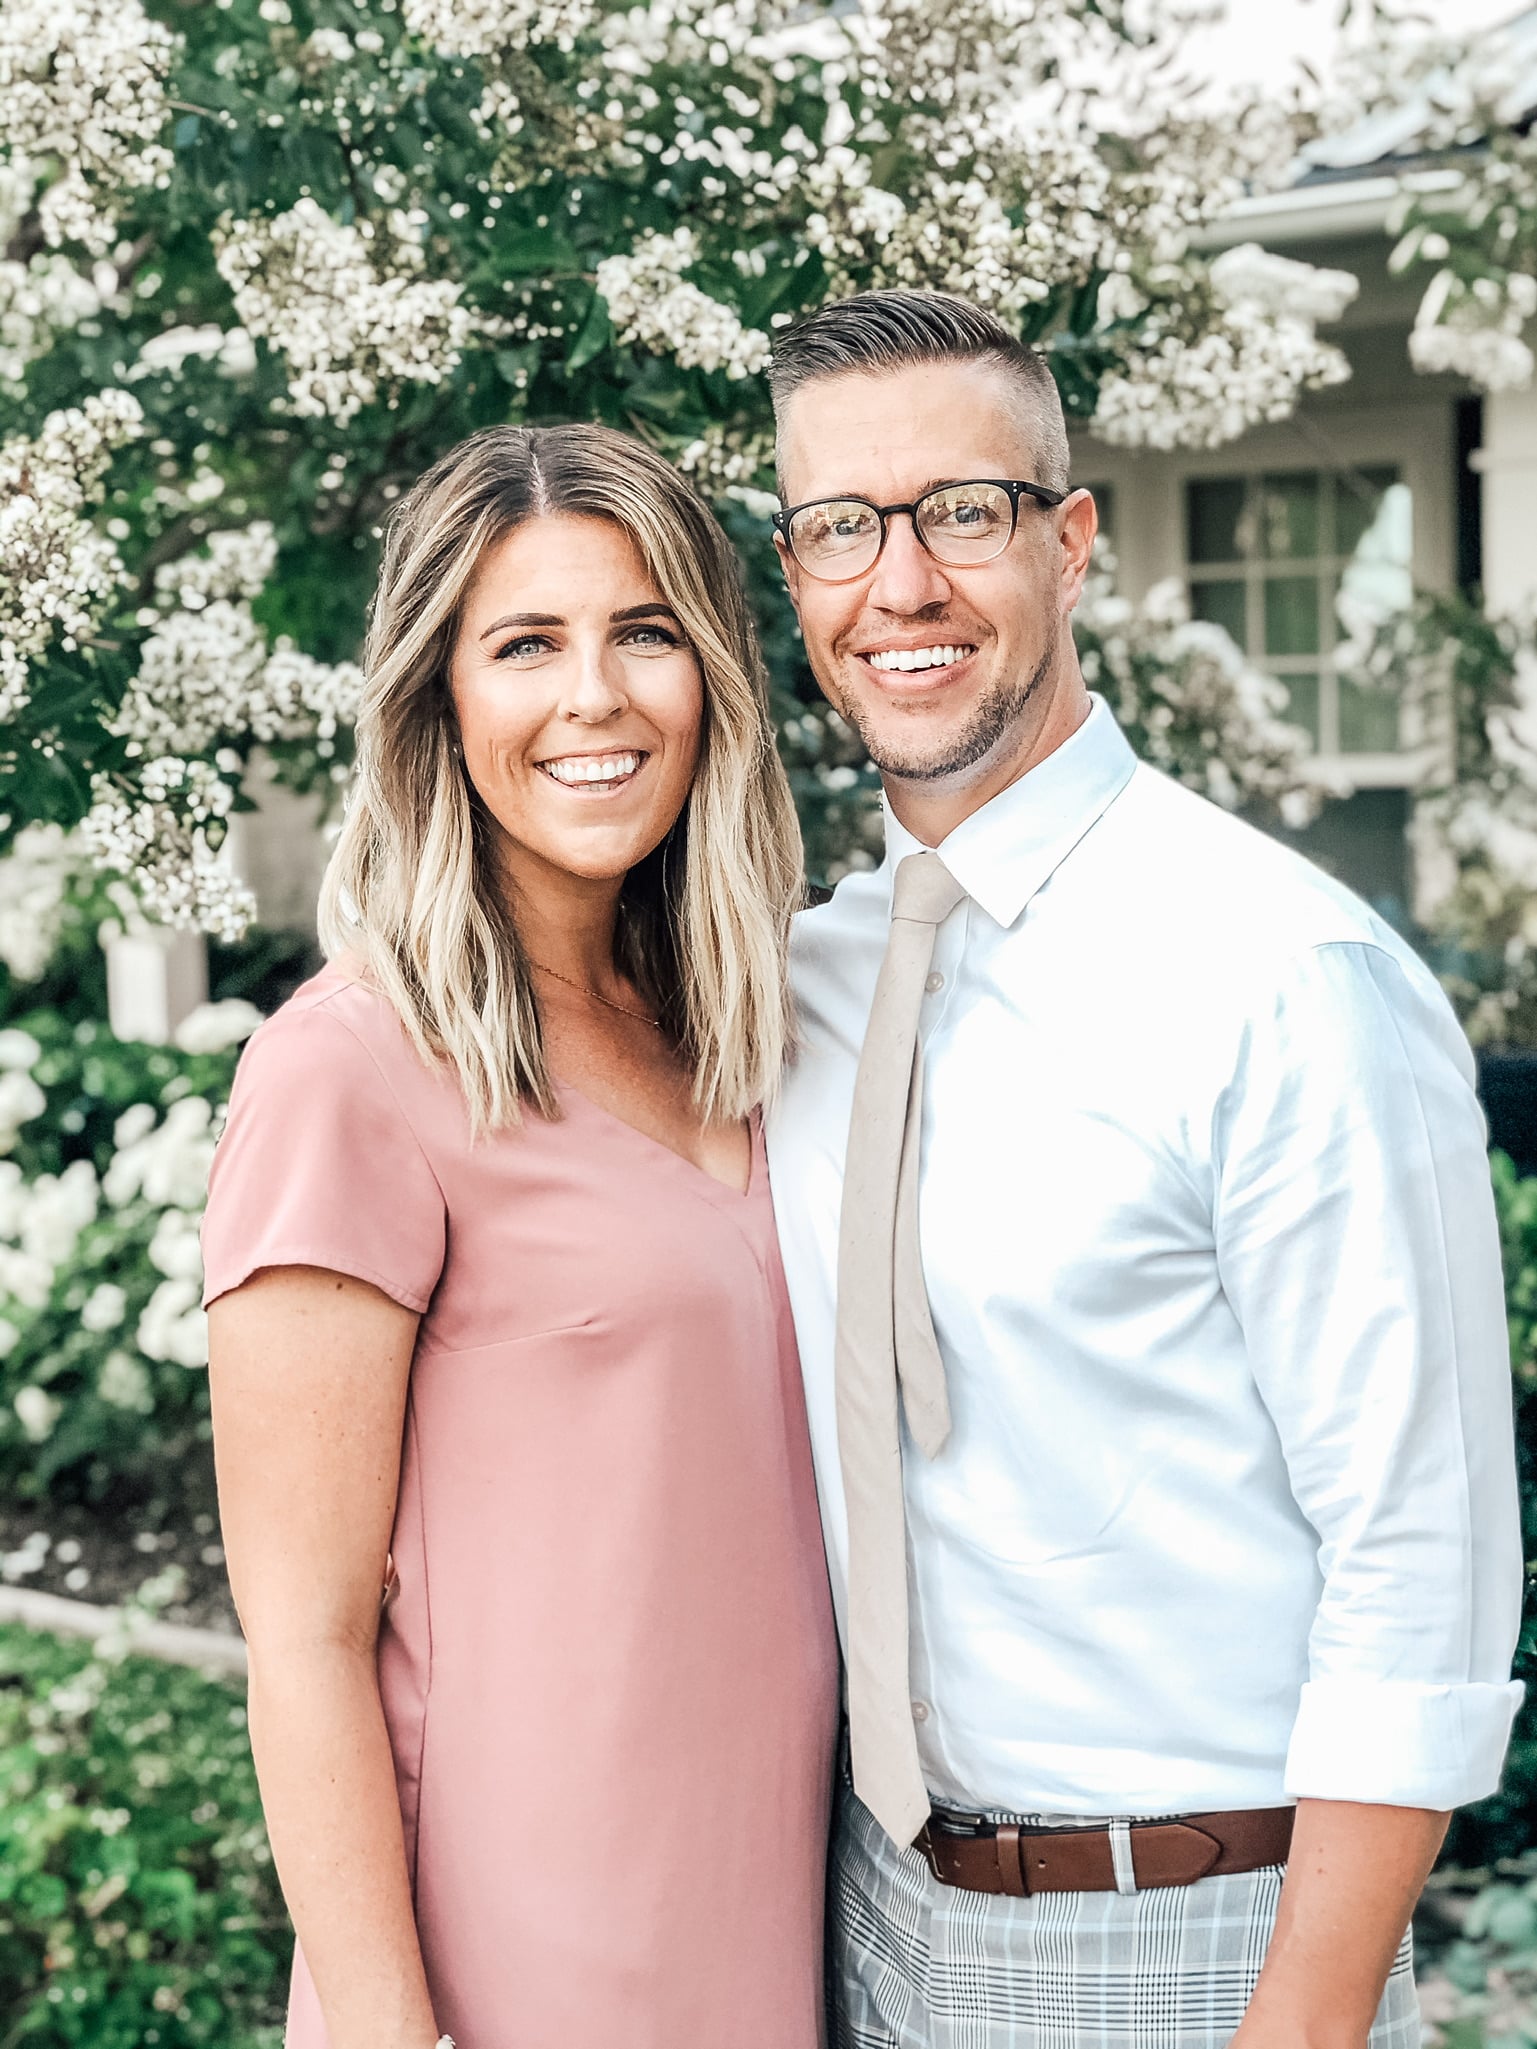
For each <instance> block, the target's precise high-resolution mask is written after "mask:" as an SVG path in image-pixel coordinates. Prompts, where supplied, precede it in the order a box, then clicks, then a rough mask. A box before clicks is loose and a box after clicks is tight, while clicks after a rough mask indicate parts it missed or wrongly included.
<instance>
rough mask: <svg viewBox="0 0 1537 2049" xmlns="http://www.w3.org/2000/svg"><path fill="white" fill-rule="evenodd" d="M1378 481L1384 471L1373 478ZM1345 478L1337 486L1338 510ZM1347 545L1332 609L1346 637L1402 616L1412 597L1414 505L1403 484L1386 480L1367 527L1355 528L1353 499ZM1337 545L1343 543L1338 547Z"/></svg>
mask: <svg viewBox="0 0 1537 2049" xmlns="http://www.w3.org/2000/svg"><path fill="white" fill-rule="evenodd" d="M1374 474H1375V475H1376V476H1378V477H1381V476H1382V475H1383V474H1384V472H1382V471H1377V472H1375V473H1374ZM1344 490H1345V479H1343V478H1342V479H1341V481H1340V491H1341V499H1340V505H1341V511H1342V512H1343V510H1344V502H1345V501H1344ZM1353 506H1354V510H1353V511H1352V514H1351V522H1352V524H1351V535H1352V538H1351V543H1350V547H1349V549H1348V551H1347V552H1346V560H1345V563H1344V566H1343V567H1342V569H1341V571H1340V586H1339V595H1338V599H1337V601H1336V606H1335V610H1336V613H1337V616H1338V618H1339V621H1340V624H1341V625H1342V626H1343V628H1344V629H1345V632H1346V635H1347V637H1354V635H1355V634H1356V632H1357V631H1358V630H1361V629H1365V630H1368V631H1369V630H1370V628H1371V627H1372V625H1373V624H1374V623H1375V622H1377V621H1379V620H1382V619H1390V618H1392V617H1393V615H1394V614H1395V613H1396V612H1402V611H1406V610H1407V609H1408V607H1409V605H1410V603H1411V602H1412V600H1413V597H1414V574H1413V570H1412V568H1411V566H1410V565H1411V562H1412V559H1413V553H1414V506H1413V501H1412V500H1411V498H1410V495H1409V486H1408V485H1407V484H1395V483H1392V482H1391V481H1390V482H1389V483H1388V484H1387V485H1386V487H1385V488H1384V489H1383V490H1382V491H1381V492H1380V493H1379V494H1378V496H1377V497H1376V499H1375V509H1374V510H1373V512H1372V517H1371V519H1370V522H1369V523H1367V524H1366V525H1364V526H1363V525H1362V524H1361V519H1362V517H1363V515H1364V508H1363V505H1362V501H1361V500H1360V498H1359V497H1357V498H1356V499H1354V500H1353ZM1342 545H1343V544H1342Z"/></svg>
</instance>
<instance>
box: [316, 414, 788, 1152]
mask: <svg viewBox="0 0 1537 2049" xmlns="http://www.w3.org/2000/svg"><path fill="white" fill-rule="evenodd" d="M550 513H564V514H568V515H575V516H579V517H583V518H589V519H604V520H609V521H611V522H612V523H613V524H614V525H615V526H617V527H619V528H620V529H621V530H622V531H623V532H624V533H626V534H627V535H628V536H629V537H630V539H631V540H632V541H633V542H634V544H635V546H636V548H637V549H638V551H639V553H640V556H641V559H642V560H643V561H644V562H645V564H646V566H647V569H648V570H649V572H650V574H651V576H652V578H653V579H654V581H655V583H656V587H657V589H658V591H659V592H660V593H661V595H662V596H663V598H665V600H666V601H667V603H668V604H669V605H670V606H671V607H672V609H673V611H674V613H675V614H676V615H677V618H678V622H679V624H680V625H681V627H682V629H683V632H684V635H685V637H686V639H687V641H688V644H689V646H690V647H691V649H692V650H693V653H694V655H695V657H696V659H697V660H698V663H699V667H700V671H701V675H702V679H703V685H704V721H703V729H702V733H701V743H700V756H699V765H698V769H697V771H696V773H695V776H694V781H693V786H692V788H691V789H690V792H689V796H688V800H687V803H686V804H685V806H684V809H683V812H682V814H681V816H680V817H679V819H678V821H677V823H676V824H675V825H674V826H673V828H672V830H671V831H670V832H669V834H668V836H667V838H666V839H665V840H664V841H663V843H662V845H661V846H660V847H658V848H657V849H656V851H655V852H654V853H652V854H651V855H649V856H648V857H647V858H646V859H645V860H643V861H641V862H640V863H638V864H637V866H636V867H634V868H633V869H631V871H630V873H629V874H628V875H627V876H626V877H625V880H624V883H623V886H622V890H621V895H620V905H619V919H618V926H617V931H616V937H615V965H616V966H617V967H618V968H619V969H620V970H621V972H623V973H624V974H626V975H627V976H628V977H629V978H630V979H631V981H632V982H633V983H634V984H635V986H636V988H637V989H639V990H640V991H641V992H642V993H643V994H644V996H645V998H646V1000H647V1001H648V1002H649V1003H650V1004H652V1005H653V1006H654V1007H655V1010H656V1014H657V1016H658V1017H659V1018H660V1019H661V1020H662V1021H663V1023H664V1024H665V1026H666V1027H667V1029H668V1031H669V1032H670V1034H671V1035H672V1037H673V1039H674V1040H675V1042H676V1044H677V1045H678V1047H679V1049H680V1050H681V1052H682V1054H683V1056H684V1058H685V1059H686V1060H687V1062H688V1064H689V1067H690V1069H691V1071H692V1074H693V1078H694V1098H695V1101H696V1103H697V1105H698V1107H699V1110H700V1112H701V1114H702V1115H703V1116H705V1117H707V1118H717V1119H728V1118H736V1117H740V1116H742V1115H743V1114H744V1113H745V1112H746V1111H747V1110H748V1109H750V1108H751V1107H752V1105H753V1104H754V1103H758V1102H763V1101H766V1100H767V1099H768V1098H769V1097H771V1096H772V1094H773V1091H774V1087H775V1084H776V1081H777V1079H778V1075H779V1071H780V1068H781V1066H782V1064H783V1062H784V1058H785V1055H786V1052H787V1050H788V1044H789V1008H788V994H787V989H786V977H785V957H786V949H787V943H788V937H789V923H790V917H791V913H792V912H793V911H794V910H795V908H796V907H797V905H798V904H799V902H800V900H801V892H802V884H801V844H800V831H799V827H798V825H797V823H796V817H795V809H794V805H793V804H792V802H791V798H790V787H789V783H788V781H787V779H786V777H785V773H784V769H783V767H782V766H781V765H780V761H779V756H778V754H777V752H776V750H775V746H774V731H773V725H772V722H771V720H770V717H769V710H768V688H767V681H766V678H765V675H764V670H763V663H762V660H761V658H760V656H759V653H758V646H757V639H756V636H755V634H754V632H753V625H752V618H751V615H750V613H749V611H748V608H747V603H746V600H745V598H744V596H743V592H742V584H741V576H740V571H739V569H738V565H737V561H736V557H735V555H734V553H733V551H732V548H731V544H730V542H729V541H728V540H727V539H726V536H725V534H724V533H723V532H722V531H721V529H720V527H719V526H718V525H717V524H716V522H715V520H714V519H713V518H712V517H711V515H710V514H709V512H708V511H707V510H706V509H705V507H704V506H703V505H702V504H701V503H700V501H699V500H698V499H697V498H696V497H695V496H694V494H693V492H692V491H691V490H690V489H689V487H688V485H687V484H685V483H684V481H683V479H682V478H681V477H680V476H679V475H678V474H677V472H676V471H675V470H673V469H672V468H671V467H670V466H669V465H668V464H667V463H666V462H664V461H663V460H662V458H661V457H660V456H658V455H655V454H653V453H652V451H651V450H650V449H649V448H647V447H645V446H644V445H643V444H642V443H641V442H638V441H635V440H632V439H631V438H630V437H629V436H628V435H625V434H619V433H615V432H613V431H612V430H611V429H609V428H606V427H591V426H566V427H490V428H487V429H485V430H484V431H483V432H481V433H479V434H474V435H472V436H471V437H470V439H469V440H468V441H465V442H462V443H461V444H460V445H459V447H457V448H455V449H452V450H450V452H449V453H448V454H447V455H445V456H444V457H443V458H442V459H441V460H440V461H439V462H437V463H435V464H434V465H433V467H432V468H431V469H430V470H429V471H428V472H427V474H426V475H425V476H424V477H423V478H422V479H421V481H420V482H419V483H418V484H417V485H416V486H415V487H414V489H412V490H411V491H410V492H409V493H408V494H407V496H406V497H405V498H403V499H402V500H401V502H400V504H399V505H398V506H397V508H396V509H395V512H394V514H393V516H392V518H391V520H390V522H389V528H388V532H387V535H386V539H385V547H384V560H383V563H382V566H381V569H380V574H379V587H378V592H377V595H376V597H375V600H374V606H373V612H372V617H371V620H370V626H369V634H368V645H367V651H366V654H365V656H364V667H365V671H366V676H367V681H366V683H365V686H364V692H363V703H362V709H361V711H360V713H359V715H358V725H357V750H358V762H357V778H356V783H355V786H354V789H353V793H352V797H351V801H350V803H349V805H348V808H347V815H346V819H345V822H344V824H343V826H342V830H341V836H340V838H339V840H338V842H337V846H336V850H335V852H334V854H333V855H332V857H331V862H330V865H329V867H328V869H327V871H326V878H325V883H324V886H323V888H322V891H321V902H320V937H321V943H322V945H323V946H324V947H325V950H326V953H327V954H328V955H329V956H330V957H331V958H333V959H334V958H336V957H337V956H338V955H347V956H350V957H351V958H352V959H354V960H356V961H357V962H358V963H359V965H360V967H361V969H362V972H363V974H364V977H365V979H366V980H367V981H369V982H370V983H371V984H372V985H373V986H374V987H375V988H377V989H378V990H379V992H380V993H381V994H382V995H383V996H384V997H385V998H387V1000H388V1001H389V1002H390V1003H391V1004H392V1005H393V1007H394V1009H395V1010H396V1011H397V1012H398V1013H399V1015H400V1019H401V1022H402V1023H403V1024H404V1026H405V1028H406V1031H407V1032H408V1033H409V1035H410V1037H411V1039H412V1040H413V1042H414V1043H415V1045H416V1046H417V1047H418V1049H419V1050H420V1051H421V1053H422V1054H423V1056H424V1057H426V1058H429V1059H441V1060H445V1061H447V1062H448V1063H449V1064H450V1065H451V1066H452V1067H453V1068H454V1069H455V1070H456V1072H457V1074H458V1076H459V1079H460V1081H461V1083H462V1084H463V1087H464V1093H465V1097H466V1099H467V1101H468V1104H469V1108H470V1115H471V1120H472V1124H473V1127H474V1128H475V1129H477V1130H488V1129H490V1130H494V1129H496V1128H497V1127H499V1126H502V1125H507V1124H515V1123H516V1122H517V1121H518V1118H519V1115H520V1112H521V1109H522V1106H523V1105H524V1104H525V1103H532V1104H534V1105H535V1106H536V1107H537V1108H538V1109H539V1110H540V1111H542V1112H543V1113H544V1114H545V1115H546V1116H555V1115H557V1114H558V1107H557V1103H556V1097H555V1091H554V1087H553V1085H552V1082H551V1078H550V1073H549V1069H548V1067H547V1065H546V1062H545V1054H544V1043H543V1036H542V1033H541V1029H540V1017H539V1006H538V1003H537V1001H536V1000H535V995H534V988H533V983H532V981H531V979H530V976H529V971H528V962H527V958H526V956H525V954H524V952H523V949H522V947H521V945H520V943H519V939H518V932H517V927H516V924H515V923H514V920H513V915H512V909H511V906H510V904H509V902H508V900H507V893H506V889H505V885H504V883H503V882H502V881H501V880H500V878H499V871H498V866H497V854H496V831H497V829H496V827H495V825H494V822H493V820H492V819H491V817H490V814H489V813H488V811H487V810H486V807H485V806H484V804H483V803H482V802H481V800H480V799H479V797H478V796H477V795H476V793H475V790H474V788H473V787H472V785H471V783H470V780H469V777H468V775H467V774H466V772H465V769H464V764H463V760H462V758H461V757H460V754H459V751H458V744H457V742H458V723H457V720H456V718H455V714H454V706H453V699H452V696H451V694H450V690H449V665H450V662H451V660H452V656H453V651H454V646H455V643H456V641H457V638H458V634H459V628H460V622H461V618H462V614H463V610H464V603H465V598H466V595H467V593H468V591H469V589H470V586H471V584H472V582H473V580H474V577H475V573H476V571H477V569H478V568H479V566H480V564H481V562H482V561H483V560H484V558H485V555H486V551H487V550H488V549H489V548H493V547H495V546H496V545H497V543H498V542H499V541H501V540H502V539H503V538H504V537H505V536H506V535H507V534H509V533H510V532H511V531H512V530H513V528H514V527H516V526H518V525H520V524H521V523H522V522H523V521H525V520H528V519H537V518H540V517H542V516H544V515H547V514H550Z"/></svg>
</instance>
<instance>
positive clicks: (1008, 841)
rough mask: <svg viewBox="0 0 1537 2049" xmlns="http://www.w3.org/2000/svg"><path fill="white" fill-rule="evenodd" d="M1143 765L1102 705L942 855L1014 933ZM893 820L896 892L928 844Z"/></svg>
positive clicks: (1097, 701) (889, 827)
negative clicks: (903, 870) (899, 876)
mask: <svg viewBox="0 0 1537 2049" xmlns="http://www.w3.org/2000/svg"><path fill="white" fill-rule="evenodd" d="M1136 765H1137V757H1136V755H1135V754H1133V753H1132V751H1131V747H1130V745H1129V744H1128V742H1127V740H1126V736H1125V735H1124V734H1123V733H1122V731H1121V729H1120V727H1119V726H1118V725H1117V724H1116V722H1115V715H1114V713H1113V712H1112V711H1111V710H1110V707H1109V706H1108V705H1107V704H1106V703H1105V700H1104V699H1103V698H1102V697H1099V696H1094V697H1092V698H1091V700H1090V710H1089V716H1088V717H1087V718H1086V719H1085V720H1084V722H1083V724H1082V725H1081V726H1080V727H1079V728H1078V730H1077V732H1076V733H1074V734H1073V736H1072V738H1071V739H1069V740H1064V741H1063V743H1062V745H1061V746H1060V747H1058V748H1057V749H1056V750H1055V752H1053V753H1051V754H1048V755H1047V757H1046V759H1045V760H1044V761H1041V762H1038V763H1037V764H1036V766H1035V767H1034V768H1032V769H1031V770H1030V771H1029V773H1028V774H1027V775H1022V776H1021V777H1020V778H1019V781H1018V782H1015V783H1010V785H1009V787H1008V788H1007V789H1006V790H1000V791H999V793H998V795H997V796H996V797H994V798H992V799H991V800H990V801H989V802H988V803H986V804H984V805H983V806H982V808H981V810H980V811H974V812H973V813H972V814H971V816H970V817H969V818H966V819H963V820H962V821H961V823H960V824H959V825H958V826H957V827H956V828H955V830H954V832H952V833H951V834H950V835H949V837H948V838H947V839H945V840H943V841H941V843H940V845H939V846H938V847H937V848H936V849H935V852H936V853H937V854H938V855H939V856H940V858H941V859H942V860H943V862H944V864H945V866H946V867H947V868H948V869H949V871H950V873H951V874H952V875H953V876H954V877H955V879H956V881H957V882H958V883H959V884H960V885H961V887H962V889H964V890H965V892H966V894H967V895H968V896H969V897H971V898H972V899H973V900H974V901H975V902H976V903H979V904H980V905H981V906H982V908H983V910H984V911H986V913H987V915H988V916H989V917H990V918H991V919H992V920H993V921H994V922H995V923H996V924H999V925H1003V926H1009V925H1012V924H1013V923H1014V920H1015V919H1016V918H1017V917H1018V916H1019V914H1020V912H1021V911H1022V910H1023V909H1024V908H1025V905H1026V904H1027V903H1029V901H1030V899H1031V897H1033V896H1034V895H1035V893H1036V891H1037V890H1038V889H1039V888H1040V887H1041V886H1042V884H1043V883H1045V882H1046V881H1047V880H1048V878H1049V877H1050V876H1051V874H1052V873H1053V871H1054V870H1055V869H1056V868H1057V867H1058V866H1059V865H1060V863H1061V862H1063V861H1064V860H1066V858H1067V856H1068V855H1069V854H1070V853H1071V852H1072V850H1073V848H1074V847H1075V846H1077V844H1078V842H1079V840H1081V839H1082V838H1083V836H1084V834H1085V833H1086V832H1087V831H1088V830H1089V828H1090V827H1091V826H1092V825H1094V824H1095V823H1096V822H1097V821H1098V820H1099V819H1100V818H1101V817H1103V815H1104V813H1105V812H1106V811H1107V810H1108V809H1109V808H1110V806H1111V804H1113V803H1114V801H1115V799H1116V798H1117V797H1118V796H1119V795H1120V793H1121V791H1122V790H1124V789H1125V787H1126V785H1127V783H1128V782H1130V780H1131V775H1132V771H1133V769H1134V768H1135V767H1136ZM884 809H885V813H886V859H885V862H884V864H883V868H882V873H883V874H885V875H886V877H887V880H888V884H889V882H890V879H891V877H892V876H894V875H895V873H896V866H897V863H898V862H899V861H900V860H902V859H903V858H904V857H905V856H906V855H908V854H917V853H921V852H922V851H923V843H922V841H921V840H916V839H914V837H913V835H912V834H911V833H910V832H909V831H908V830H907V829H906V827H905V826H903V825H902V824H901V823H900V822H899V821H898V819H897V818H896V817H895V816H894V814H893V812H892V809H891V806H890V804H889V803H885V804H884Z"/></svg>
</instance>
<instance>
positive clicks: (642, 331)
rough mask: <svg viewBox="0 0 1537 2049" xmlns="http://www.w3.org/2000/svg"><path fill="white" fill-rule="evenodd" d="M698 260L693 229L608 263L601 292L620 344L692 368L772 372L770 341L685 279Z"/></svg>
mask: <svg viewBox="0 0 1537 2049" xmlns="http://www.w3.org/2000/svg"><path fill="white" fill-rule="evenodd" d="M698 255H699V242H698V237H697V236H696V235H695V234H694V232H693V230H692V229H690V228H678V229H677V230H676V231H675V232H674V233H673V234H671V235H658V234H656V233H654V232H648V233H647V234H645V235H643V236H642V237H641V239H640V241H639V242H637V243H636V245H635V247H634V248H633V249H632V250H631V251H630V253H629V255H628V256H606V257H605V258H604V259H603V261H602V262H601V263H600V264H599V265H598V274H597V281H598V291H599V293H600V295H601V296H602V297H603V298H604V299H605V300H606V301H607V303H608V310H609V317H610V318H611V319H612V321H613V323H614V328H615V331H616V333H617V335H618V337H619V340H620V341H621V342H632V343H634V344H635V345H636V346H637V347H639V348H643V349H649V350H651V351H652V352H654V353H655V354H658V355H663V354H665V355H669V356H671V357H672V358H673V360H674V361H675V362H676V363H678V364H679V365H680V366H681V367H682V368H683V369H685V370H691V369H701V370H724V371H725V373H726V375H727V376H728V377H754V376H757V375H759V374H760V373H761V372H762V371H764V370H766V369H767V368H768V358H769V339H768V336H767V335H766V334H761V333H759V332H758V330H757V329H756V328H751V327H744V326H743V325H742V322H741V320H740V318H739V317H738V315H737V314H736V313H734V312H733V311H732V309H731V308H730V307H729V306H725V305H722V304H721V302H720V301H719V300H718V299H712V298H711V297H710V295H709V293H708V292H703V291H701V290H700V288H699V287H698V285H695V284H690V283H689V282H688V281H687V280H686V279H685V277H684V275H683V273H684V272H685V271H686V270H688V269H689V267H690V266H691V265H692V264H693V263H694V262H695V261H696V260H697V258H698Z"/></svg>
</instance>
